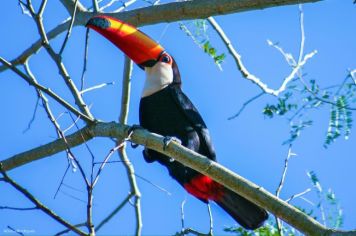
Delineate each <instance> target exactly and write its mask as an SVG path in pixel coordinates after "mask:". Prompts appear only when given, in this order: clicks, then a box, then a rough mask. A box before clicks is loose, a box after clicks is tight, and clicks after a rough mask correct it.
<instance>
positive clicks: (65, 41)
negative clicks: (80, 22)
mask: <svg viewBox="0 0 356 236" xmlns="http://www.w3.org/2000/svg"><path fill="white" fill-rule="evenodd" d="M77 6H78V0H75V3H74V10H73V14H72V18H71V20H70V25H69V29H68V31H67V34H66V37H65V38H64V41H63V44H62V47H61V49H60V50H59V53H58V54H59V56H61V55H62V53H63V51H64V48H65V47H66V45H67V42H68V39H69V37H70V35H71V33H72V28H73V25H74V20H75V15H76V13H77Z"/></svg>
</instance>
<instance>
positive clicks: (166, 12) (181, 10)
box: [0, 0, 322, 72]
mask: <svg viewBox="0 0 356 236" xmlns="http://www.w3.org/2000/svg"><path fill="white" fill-rule="evenodd" d="M319 1H322V0H259V1H256V0H240V1H236V0H191V1H184V2H172V3H167V4H162V5H155V6H149V7H144V8H139V9H135V10H132V11H127V12H116V13H107V14H108V15H111V16H114V17H117V18H119V19H121V20H123V21H126V22H129V23H131V24H134V25H136V26H144V25H152V24H158V23H162V22H175V21H180V20H191V19H201V18H207V17H209V16H216V15H224V14H232V13H238V12H244V11H252V10H258V9H265V8H270V7H277V6H284V5H292V4H299V3H311V2H319ZM61 2H62V4H63V5H64V6H65V7H66V9H67V11H68V12H69V14H71V13H72V12H73V8H74V3H75V1H74V0H61ZM94 15H95V13H92V12H88V11H87V10H86V9H85V8H84V7H83V6H82V5H81V4H78V6H77V17H76V19H75V21H74V26H77V25H85V24H86V23H87V22H88V20H89V19H90V18H91V17H92V16H94ZM69 24H70V18H68V19H67V20H65V21H64V22H63V23H61V24H60V25H58V26H56V27H55V28H54V29H52V30H50V31H49V32H48V33H47V37H48V39H49V40H50V39H53V38H55V37H56V36H57V35H59V34H61V33H63V32H64V31H66V30H67V29H68V27H69ZM41 47H42V41H41V40H40V39H39V40H37V41H36V42H35V43H33V44H32V46H30V47H29V48H28V49H26V50H25V51H24V52H23V53H22V54H21V55H19V56H18V57H17V58H15V59H13V60H11V63H12V64H13V65H15V66H16V65H19V64H22V63H24V62H25V61H26V60H27V59H28V58H29V57H30V56H31V55H33V54H34V53H36V52H37V51H38V50H39V49H40V48H41ZM6 69H7V67H6V66H4V65H2V66H0V72H2V71H4V70H6Z"/></svg>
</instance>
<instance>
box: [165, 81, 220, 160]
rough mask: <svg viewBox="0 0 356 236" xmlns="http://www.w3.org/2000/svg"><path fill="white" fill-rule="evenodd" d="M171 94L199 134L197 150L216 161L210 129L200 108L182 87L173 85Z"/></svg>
mask: <svg viewBox="0 0 356 236" xmlns="http://www.w3.org/2000/svg"><path fill="white" fill-rule="evenodd" d="M171 96H172V98H173V100H174V101H175V103H176V105H177V107H178V108H179V109H180V110H181V112H182V114H183V115H184V116H185V117H186V119H187V120H188V121H189V122H190V123H191V126H192V127H193V128H194V130H195V132H196V133H197V134H198V135H199V139H200V148H199V150H196V151H198V152H199V153H200V154H202V155H204V156H207V157H208V158H209V159H211V160H214V161H215V160H216V155H215V150H214V146H213V144H212V142H211V138H210V134H209V130H208V128H207V127H206V124H205V122H204V120H203V118H202V117H201V115H200V114H199V112H198V110H197V109H196V108H195V106H194V105H193V103H192V102H191V101H190V99H189V98H188V97H187V96H186V95H185V94H184V93H183V91H182V90H181V89H180V87H178V86H172V88H171ZM188 148H189V146H188Z"/></svg>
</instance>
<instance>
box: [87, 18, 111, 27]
mask: <svg viewBox="0 0 356 236" xmlns="http://www.w3.org/2000/svg"><path fill="white" fill-rule="evenodd" d="M85 26H86V27H88V26H95V27H98V28H101V29H106V28H109V27H110V21H109V20H107V19H105V18H101V17H93V18H91V19H90V20H89V21H88V22H87V23H86V25H85Z"/></svg>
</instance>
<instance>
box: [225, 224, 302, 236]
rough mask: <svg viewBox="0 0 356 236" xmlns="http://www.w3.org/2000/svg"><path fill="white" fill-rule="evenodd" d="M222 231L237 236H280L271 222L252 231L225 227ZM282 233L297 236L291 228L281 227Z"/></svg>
mask: <svg viewBox="0 0 356 236" xmlns="http://www.w3.org/2000/svg"><path fill="white" fill-rule="evenodd" d="M224 231H225V232H229V233H234V234H235V235H237V236H280V234H279V232H278V229H277V225H275V224H274V223H273V222H268V223H266V224H265V225H264V226H263V227H260V228H258V229H256V230H254V231H251V230H246V229H244V228H242V227H227V228H225V229H224ZM282 231H283V234H284V235H288V236H294V235H297V234H296V230H295V229H293V228H292V227H286V226H282Z"/></svg>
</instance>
